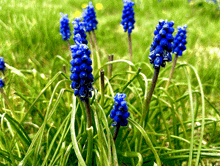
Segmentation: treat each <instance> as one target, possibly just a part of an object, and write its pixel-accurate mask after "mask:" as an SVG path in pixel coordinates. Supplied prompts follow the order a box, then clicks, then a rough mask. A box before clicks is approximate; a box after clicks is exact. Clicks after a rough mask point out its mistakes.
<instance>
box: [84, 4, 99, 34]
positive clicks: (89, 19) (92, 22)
mask: <svg viewBox="0 0 220 166" xmlns="http://www.w3.org/2000/svg"><path fill="white" fill-rule="evenodd" d="M82 16H83V22H84V23H85V29H86V32H90V31H93V30H96V29H97V24H98V21H97V20H96V12H95V10H94V6H93V5H92V2H91V1H90V2H89V5H88V6H87V8H86V9H83V13H82Z"/></svg>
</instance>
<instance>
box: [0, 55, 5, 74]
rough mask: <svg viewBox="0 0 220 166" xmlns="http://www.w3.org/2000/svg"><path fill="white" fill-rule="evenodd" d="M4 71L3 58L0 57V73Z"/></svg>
mask: <svg viewBox="0 0 220 166" xmlns="http://www.w3.org/2000/svg"><path fill="white" fill-rule="evenodd" d="M4 70H5V62H4V58H2V57H0V71H4Z"/></svg>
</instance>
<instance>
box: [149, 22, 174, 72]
mask: <svg viewBox="0 0 220 166" xmlns="http://www.w3.org/2000/svg"><path fill="white" fill-rule="evenodd" d="M173 25H174V22H173V21H170V22H168V21H167V20H166V21H164V20H160V21H159V24H158V25H157V26H156V30H155V31H154V35H155V36H154V39H153V40H154V41H153V43H152V44H151V48H150V55H149V59H150V63H151V64H153V67H154V68H155V69H156V68H160V66H162V67H165V65H166V62H171V61H172V55H171V52H172V50H173V46H172V42H173V40H174V38H173V32H174V30H175V29H174V28H173Z"/></svg>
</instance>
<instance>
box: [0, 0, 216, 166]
mask: <svg viewBox="0 0 220 166" xmlns="http://www.w3.org/2000/svg"><path fill="white" fill-rule="evenodd" d="M134 1H135V3H136V5H135V7H134V10H135V19H136V23H135V30H134V31H133V32H132V45H133V63H130V62H128V61H126V60H128V59H129V52H128V42H127V34H126V33H124V32H123V28H122V27H121V26H120V21H121V14H122V13H121V12H122V7H123V4H122V1H118V0H111V1H104V0H94V1H93V4H96V3H98V2H100V3H102V4H103V6H104V8H103V9H102V10H100V11H97V19H98V21H99V24H98V29H97V31H96V37H97V42H98V46H99V48H100V52H101V55H102V58H101V65H102V66H103V68H104V69H105V74H106V75H107V64H106V63H107V55H110V54H114V60H116V61H114V62H113V77H112V78H107V77H106V80H105V83H106V85H105V87H106V90H105V98H104V99H105V100H104V104H103V103H101V100H100V98H101V95H100V90H99V77H98V74H99V71H98V69H97V66H95V70H94V74H95V79H96V80H95V84H94V87H95V89H97V90H98V91H97V90H96V91H95V94H94V96H93V98H92V99H91V101H90V103H91V108H92V112H93V129H89V131H88V129H87V128H86V115H85V112H84V107H83V104H82V103H81V102H79V100H78V99H76V98H75V97H73V91H72V90H71V88H70V83H71V81H70V80H69V76H70V71H69V68H70V64H69V61H70V58H69V50H68V47H67V43H66V42H64V41H63V40H62V37H61V35H60V34H59V25H60V24H59V19H60V17H61V16H60V12H63V13H64V14H68V15H69V18H70V20H71V21H73V19H74V13H75V11H77V10H79V11H81V5H82V4H83V3H88V1H86V0H81V1H68V0H65V1H64V2H62V3H61V1H58V0H53V1H51V0H48V1H42V0H38V1H36V0H35V1H34V0H33V1H22V0H9V1H1V2H0V9H1V10H0V11H1V12H0V30H1V33H0V41H1V42H0V57H4V59H5V62H6V63H7V71H6V72H5V73H6V75H5V76H4V81H5V83H6V86H5V87H4V92H5V94H6V96H7V97H8V98H9V99H8V100H9V103H10V105H11V106H10V107H9V106H8V105H7V103H6V101H5V100H4V99H3V97H1V98H0V119H1V121H0V123H1V124H0V127H1V130H0V165H1V164H3V165H19V164H20V165H22V164H23V165H28V166H29V165H47V166H49V165H77V164H78V162H79V163H80V164H81V165H83V164H84V163H85V162H86V157H87V156H86V154H87V150H88V149H87V146H88V139H87V136H88V134H89V133H90V134H91V132H93V151H92V152H93V164H94V165H108V164H109V165H111V164H112V165H117V164H118V165H122V164H123V163H124V164H127V165H153V163H154V162H155V163H156V162H157V163H160V161H161V162H162V163H163V164H164V165H169V166H170V165H181V164H182V165H184V164H188V165H190V163H191V165H198V163H200V164H202V165H206V164H207V163H209V164H210V163H214V162H216V161H219V160H218V159H219V156H220V151H219V146H220V143H219V139H218V138H219V133H220V131H219V123H218V122H219V116H220V113H219V110H220V104H219V103H220V100H219V97H220V88H219V85H220V76H219V74H220V72H219V71H220V62H219V59H220V53H219V52H220V47H219V36H220V29H219V25H220V20H219V16H220V11H219V10H217V5H213V4H209V3H206V2H204V1H195V0H194V1H193V3H187V0H162V2H160V3H159V2H158V1H157V0H148V1H144V0H134ZM159 19H168V20H173V21H174V22H175V25H174V26H175V28H176V27H177V26H179V25H180V26H183V25H185V24H187V25H188V28H187V29H188V34H187V42H188V43H187V51H186V52H184V53H183V56H182V57H180V58H178V63H177V66H176V69H175V72H174V76H173V79H172V82H171V84H170V86H169V89H168V91H165V89H164V87H165V85H166V82H167V78H168V77H169V73H170V70H171V65H172V64H171V63H170V64H167V66H166V67H165V68H162V69H161V72H160V75H159V79H158V83H157V86H156V90H155V92H154V94H153V98H152V100H151V104H150V109H149V114H148V116H147V119H146V125H145V126H142V125H141V124H140V123H139V122H140V119H141V116H142V113H143V111H145V110H143V108H144V107H143V105H144V99H145V97H146V94H147V91H148V89H149V87H150V84H151V78H152V76H153V67H152V66H151V65H150V63H149V60H148V55H149V48H150V44H151V42H152V40H153V31H154V29H155V26H156V25H157V23H158V20H159ZM72 30H73V27H72V25H71V31H72ZM70 43H71V44H74V42H73V40H72V38H71V40H70ZM117 60H118V61H117ZM128 63H129V64H130V65H131V66H132V71H131V72H130V73H131V78H134V79H133V80H132V81H131V82H128V80H127V77H128V73H129V72H128V66H129V65H128ZM64 64H65V65H66V66H67V67H66V68H67V73H66V74H65V73H62V72H61V71H62V69H63V65H64ZM139 67H141V72H140V73H139V72H137V71H138V68H139ZM0 76H1V77H2V75H0ZM118 92H124V93H126V94H127V101H128V106H129V111H130V113H131V116H130V119H129V125H128V127H127V128H126V127H122V128H121V129H120V132H119V136H118V138H117V141H116V144H114V143H113V140H112V133H113V130H114V129H113V128H112V127H110V126H111V122H112V121H111V119H110V118H109V114H110V110H111V109H112V105H113V97H114V95H115V94H116V93H118ZM0 96H2V95H0ZM13 112H14V113H13ZM140 136H141V137H140ZM142 137H143V141H142V139H140V138H142ZM76 142H77V143H76ZM140 144H141V146H139V145H140ZM158 156H159V157H158ZM159 160H160V161H159ZM143 163H144V164H143ZM207 165H208V164H207Z"/></svg>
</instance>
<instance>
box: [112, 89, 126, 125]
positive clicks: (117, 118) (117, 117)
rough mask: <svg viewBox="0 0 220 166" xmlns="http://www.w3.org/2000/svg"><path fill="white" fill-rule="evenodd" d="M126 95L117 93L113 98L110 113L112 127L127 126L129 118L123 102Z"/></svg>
mask: <svg viewBox="0 0 220 166" xmlns="http://www.w3.org/2000/svg"><path fill="white" fill-rule="evenodd" d="M125 97H126V94H124V93H121V94H120V93H117V94H116V96H115V97H114V99H115V104H114V106H113V109H112V110H111V113H110V118H111V119H112V120H113V123H112V126H117V125H119V126H127V124H128V120H127V118H128V117H129V116H130V113H129V112H128V106H127V102H126V101H125V100H124V99H125Z"/></svg>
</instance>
